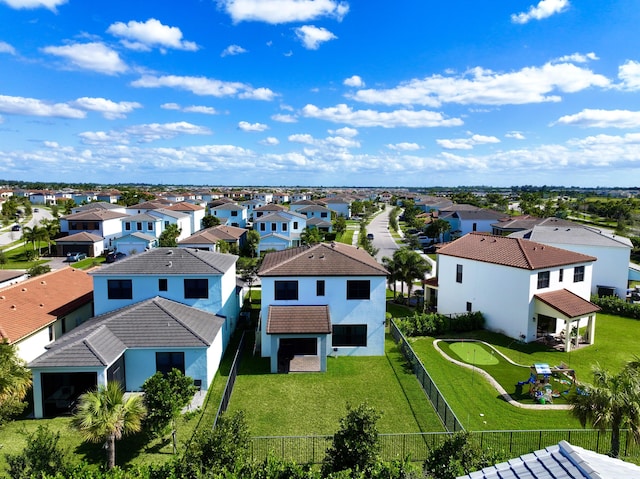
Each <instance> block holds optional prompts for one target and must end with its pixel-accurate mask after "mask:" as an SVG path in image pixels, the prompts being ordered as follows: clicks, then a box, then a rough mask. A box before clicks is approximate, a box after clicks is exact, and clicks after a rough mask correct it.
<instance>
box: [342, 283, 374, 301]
mask: <svg viewBox="0 0 640 479" xmlns="http://www.w3.org/2000/svg"><path fill="white" fill-rule="evenodd" d="M370 298H371V281H369V280H368V279H366V280H363V279H358V280H350V281H347V299H370Z"/></svg>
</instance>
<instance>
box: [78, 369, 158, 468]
mask: <svg viewBox="0 0 640 479" xmlns="http://www.w3.org/2000/svg"><path fill="white" fill-rule="evenodd" d="M146 412H147V410H146V408H145V407H144V403H143V401H142V396H131V397H129V398H128V399H126V400H125V399H124V392H123V391H122V388H121V387H120V383H118V382H116V381H110V382H108V383H107V386H106V387H103V386H101V387H99V388H98V389H97V390H94V391H89V392H86V393H84V394H83V395H82V396H80V402H79V404H78V408H77V410H76V412H75V414H74V416H73V420H72V424H73V426H74V427H76V428H77V429H78V430H79V431H80V434H82V436H83V439H84V440H85V441H89V442H95V443H100V442H103V441H104V442H105V443H106V449H107V465H108V466H109V469H111V468H113V467H114V466H115V465H116V440H118V439H121V438H122V437H123V436H126V435H128V434H131V433H134V432H139V431H140V430H141V429H142V419H143V418H144V416H145V415H146Z"/></svg>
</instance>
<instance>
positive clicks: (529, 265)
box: [516, 238, 535, 269]
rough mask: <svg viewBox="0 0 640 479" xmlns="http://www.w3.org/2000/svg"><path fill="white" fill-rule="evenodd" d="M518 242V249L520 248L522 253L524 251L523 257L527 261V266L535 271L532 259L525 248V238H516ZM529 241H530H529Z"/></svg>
mask: <svg viewBox="0 0 640 479" xmlns="http://www.w3.org/2000/svg"><path fill="white" fill-rule="evenodd" d="M516 241H517V243H518V248H520V251H522V256H524V259H525V260H526V261H527V266H528V267H529V269H535V268H534V267H533V262H532V261H531V258H530V257H529V255H528V254H527V249H526V248H525V247H524V246H525V245H524V243H523V241H525V240H524V239H523V238H516ZM527 241H529V240H527Z"/></svg>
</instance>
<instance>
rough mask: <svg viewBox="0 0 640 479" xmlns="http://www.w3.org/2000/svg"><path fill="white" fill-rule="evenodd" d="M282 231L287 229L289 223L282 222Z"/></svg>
mask: <svg viewBox="0 0 640 479" xmlns="http://www.w3.org/2000/svg"><path fill="white" fill-rule="evenodd" d="M282 231H287V223H282Z"/></svg>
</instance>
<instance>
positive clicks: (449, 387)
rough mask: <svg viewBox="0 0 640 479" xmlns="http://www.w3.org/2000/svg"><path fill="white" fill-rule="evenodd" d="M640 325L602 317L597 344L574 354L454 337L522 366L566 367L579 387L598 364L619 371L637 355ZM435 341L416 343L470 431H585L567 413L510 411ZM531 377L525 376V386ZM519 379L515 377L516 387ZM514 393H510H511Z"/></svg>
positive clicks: (487, 337)
mask: <svg viewBox="0 0 640 479" xmlns="http://www.w3.org/2000/svg"><path fill="white" fill-rule="evenodd" d="M639 335H640V321H635V320H632V319H627V318H622V317H618V316H611V315H606V314H599V315H598V318H597V324H596V336H595V344H594V345H593V346H589V347H584V348H581V349H579V350H576V351H571V352H569V353H564V352H558V351H554V350H550V349H548V348H546V347H544V346H543V345H540V344H537V343H531V344H520V343H518V342H516V341H513V340H512V339H510V338H507V337H505V336H503V335H500V334H496V333H491V332H488V331H477V332H474V333H467V334H461V335H451V336H450V337H473V338H474V339H481V340H483V341H486V342H488V343H490V344H492V345H493V346H495V347H496V349H498V350H499V351H501V352H502V353H503V354H505V355H506V356H508V357H509V358H511V360H513V361H514V362H516V363H518V364H525V365H527V364H534V363H548V364H549V365H551V366H553V365H559V364H560V363H561V362H564V363H565V364H567V365H568V366H570V367H571V368H573V369H575V371H576V375H577V379H578V381H584V382H590V381H591V380H592V375H591V367H592V365H594V364H595V363H596V362H597V363H599V364H600V365H602V366H604V367H606V368H609V369H612V370H617V369H619V368H620V367H622V366H623V365H624V364H625V363H626V362H627V361H629V360H631V359H633V356H634V354H637V340H636V338H637V337H638V336H639ZM433 339H434V338H431V337H424V338H411V339H410V341H411V343H412V347H413V348H414V350H415V351H416V354H418V356H419V357H420V358H421V360H422V362H423V364H424V365H425V367H426V368H427V370H428V371H429V374H430V375H431V377H432V378H433V380H434V381H435V382H436V384H437V385H438V388H439V389H440V391H441V392H442V394H443V395H444V396H445V398H446V400H447V402H448V403H449V405H450V406H451V407H452V409H453V410H454V412H455V413H456V415H457V416H458V419H459V420H460V421H461V422H462V424H463V425H464V427H465V428H467V429H470V430H492V429H565V428H580V424H579V423H578V421H577V420H575V419H574V418H573V417H572V416H571V415H570V413H569V412H567V411H551V410H543V411H532V410H525V409H521V408H517V407H514V406H511V405H509V404H508V403H506V402H504V401H503V400H501V399H499V398H498V393H497V391H496V390H495V388H493V387H492V386H491V385H490V384H489V383H488V382H487V381H485V380H484V379H482V378H481V377H480V376H479V375H478V374H476V373H473V371H471V370H469V369H466V368H462V367H460V366H457V365H455V364H453V363H450V362H449V361H447V360H446V359H444V358H443V357H442V356H441V354H440V353H439V352H438V351H436V349H435V348H434V346H433ZM526 377H527V374H526V373H525V374H524V375H523V377H522V378H519V379H517V380H518V381H523V380H525V379H526ZM515 379H516V377H515V376H513V377H512V379H511V380H512V381H513V380H515ZM507 390H508V389H507Z"/></svg>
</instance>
